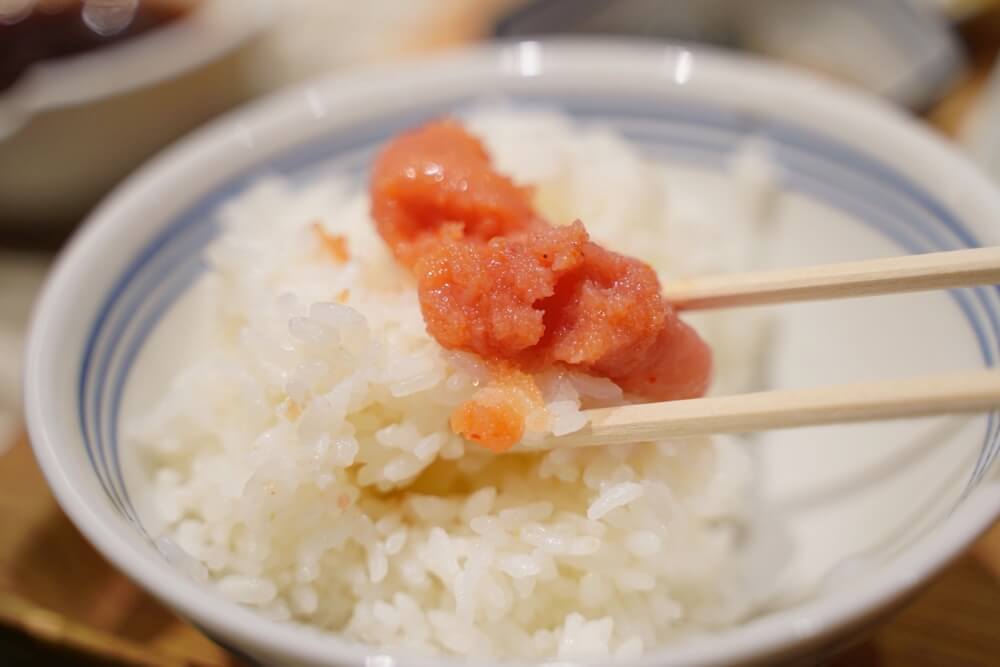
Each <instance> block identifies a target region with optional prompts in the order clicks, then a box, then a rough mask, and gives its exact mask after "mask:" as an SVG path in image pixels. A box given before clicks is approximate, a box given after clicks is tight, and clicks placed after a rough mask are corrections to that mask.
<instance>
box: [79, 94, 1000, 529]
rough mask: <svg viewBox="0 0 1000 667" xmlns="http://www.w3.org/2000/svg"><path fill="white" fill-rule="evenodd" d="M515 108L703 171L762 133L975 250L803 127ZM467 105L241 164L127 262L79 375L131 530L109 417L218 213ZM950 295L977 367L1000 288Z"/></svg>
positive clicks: (819, 170)
mask: <svg viewBox="0 0 1000 667" xmlns="http://www.w3.org/2000/svg"><path fill="white" fill-rule="evenodd" d="M515 100H516V101H517V102H519V103H524V104H530V105H543V106H549V107H558V108H561V109H563V110H565V111H567V112H569V113H570V114H572V115H574V116H576V117H578V118H581V119H584V120H599V121H601V122H602V123H606V124H610V125H613V126H615V127H617V128H618V129H619V130H620V131H621V132H622V133H623V134H624V135H625V136H626V137H628V138H629V139H631V140H633V141H635V142H637V143H638V144H639V145H641V146H643V147H644V148H645V149H646V150H647V151H649V152H651V153H654V154H657V155H659V156H664V155H669V156H670V159H672V160H673V161H677V162H685V163H689V164H693V165H697V166H700V167H703V168H708V169H719V168H721V166H722V165H723V164H724V163H725V157H726V155H727V154H728V153H730V152H731V151H732V150H734V149H735V148H736V147H737V146H738V145H739V143H740V142H741V141H742V140H743V139H745V138H746V137H748V136H750V135H753V136H760V137H763V138H765V139H766V140H767V141H768V143H769V145H770V147H771V148H772V152H773V156H774V158H775V159H776V160H777V161H778V163H779V165H780V166H781V167H782V168H783V169H782V171H783V173H784V174H785V182H784V183H783V185H784V187H785V188H786V189H788V190H791V191H795V192H797V193H800V194H802V195H804V196H806V197H809V198H811V199H815V200H817V201H820V202H823V203H824V204H826V205H828V206H831V207H833V208H836V209H839V210H841V211H844V212H846V213H848V214H849V215H851V216H852V217H853V218H856V219H858V220H859V221H863V222H864V223H866V224H868V225H869V226H871V227H872V228H873V229H875V230H877V231H878V232H879V233H881V234H883V235H885V236H886V237H887V238H889V239H891V240H892V241H893V242H895V243H897V244H898V245H899V246H900V247H902V248H904V249H905V250H907V251H908V252H926V251H930V250H944V249H950V248H958V247H967V246H975V245H978V242H977V241H976V239H975V237H974V235H973V234H972V233H971V232H970V231H969V230H968V229H967V228H966V227H964V226H963V225H962V223H961V222H960V221H959V220H958V219H957V218H956V217H955V216H954V215H952V214H951V212H950V211H948V210H947V209H946V208H945V207H944V206H943V205H941V203H940V202H938V201H937V200H936V199H935V198H934V197H933V196H932V195H931V194H929V193H928V192H926V191H925V190H923V189H922V188H920V187H919V186H918V185H916V184H915V183H913V182H912V181H910V180H909V179H908V178H906V177H905V176H904V175H902V174H900V173H899V172H897V171H895V170H893V169H892V168H890V167H889V166H887V165H886V164H884V163H882V162H880V161H879V160H877V159H876V158H874V157H872V156H870V155H865V154H863V153H861V152H859V151H857V150H856V149H854V148H852V147H850V146H847V145H845V144H842V143H839V142H838V141H836V140H833V139H831V138H829V137H826V136H823V135H821V134H818V133H816V132H814V131H812V130H809V129H806V128H803V127H798V126H795V125H792V124H789V123H786V122H783V121H781V122H779V121H776V120H774V119H772V118H767V117H763V116H760V115H757V114H751V113H744V112H738V111H732V110H727V109H720V108H718V107H712V106H706V105H694V104H690V103H679V102H678V103H671V104H665V103H664V102H663V101H662V100H661V101H657V102H655V103H651V104H648V105H644V106H641V107H640V106H637V104H636V101H635V100H600V101H595V100H594V99H593V98H592V97H591V98H587V97H578V98H577V97H572V96H561V97H555V96H547V95H524V96H517V97H516V98H515ZM474 102H475V100H473V99H470V98H458V99H454V100H451V101H449V102H447V103H436V104H433V105H427V106H425V107H421V108H418V109H416V110H414V109H408V110H407V111H406V112H401V113H397V114H394V115H390V116H386V117H381V118H375V119H368V120H367V121H365V122H364V123H361V124H359V125H358V126H356V127H351V128H350V129H349V130H346V129H345V130H341V131H338V132H336V133H334V134H332V135H331V136H329V137H326V138H322V139H319V140H316V141H310V142H308V143H305V144H303V145H299V146H295V147H292V148H289V149H287V150H285V151H284V152H282V153H281V154H279V155H277V156H274V157H273V158H272V159H271V160H269V161H268V162H266V163H265V164H262V165H258V166H256V167H254V168H251V169H248V170H246V171H244V172H243V173H240V174H238V175H236V176H234V177H233V178H232V179H230V180H229V181H227V182H226V183H224V184H223V185H221V186H220V187H218V188H217V189H215V190H214V191H213V192H212V193H210V194H209V195H206V196H205V197H203V198H202V199H201V200H200V201H198V202H196V203H195V204H194V205H192V206H191V207H190V208H189V209H188V210H187V211H185V212H184V213H183V214H181V215H179V216H178V217H177V218H176V219H175V220H173V221H172V222H171V223H170V224H169V225H168V226H167V227H166V228H165V229H164V230H163V231H162V232H160V233H159V234H158V235H157V236H156V237H155V238H154V239H153V240H152V241H151V242H150V243H149V244H148V245H147V246H146V247H145V248H144V249H143V250H142V252H140V253H139V255H138V257H137V258H136V259H135V260H134V261H133V262H132V263H131V264H130V265H129V266H128V268H127V269H126V270H125V271H124V272H123V274H122V275H121V277H120V278H119V279H118V281H117V282H116V283H115V285H114V287H113V289H112V290H111V293H110V295H109V296H108V298H107V299H106V301H105V302H104V303H103V305H102V307H101V309H100V311H99V313H98V315H97V317H96V318H95V321H94V323H93V325H92V328H91V330H90V334H89V336H88V338H87V344H86V348H85V353H84V357H83V362H82V365H81V369H80V375H79V419H80V423H81V427H82V432H83V435H84V444H85V447H86V450H87V456H88V458H89V461H90V463H91V466H92V467H93V469H94V471H95V474H96V475H97V477H98V480H99V481H100V483H101V485H102V487H103V488H104V491H105V492H106V493H107V495H108V497H109V498H110V499H111V502H112V503H113V504H114V506H115V507H116V508H117V509H118V510H119V511H120V512H121V513H122V514H123V515H124V516H125V517H127V518H128V519H130V520H131V521H132V522H133V523H135V524H136V525H137V526H139V527H140V528H141V525H140V522H139V520H138V517H137V514H136V512H135V508H134V506H133V504H132V501H131V498H130V497H129V494H128V491H127V489H126V485H125V481H124V478H123V475H122V468H121V465H120V460H119V447H118V426H119V424H118V422H119V417H120V407H121V401H122V394H123V392H124V388H125V383H126V381H127V379H128V375H129V371H130V370H131V368H132V365H133V363H134V361H135V359H136V357H137V355H138V353H139V351H140V350H141V348H142V346H143V344H144V343H145V341H146V339H147V337H148V336H149V334H150V332H151V331H152V330H153V329H154V328H155V326H156V325H157V324H158V322H159V321H160V318H161V317H162V316H163V314H164V313H165V312H166V311H167V310H168V309H169V308H170V306H171V305H172V304H173V303H174V302H175V301H176V299H177V298H178V297H179V295H180V294H181V293H182V292H183V291H184V290H185V289H187V288H188V286H190V284H191V282H192V281H193V280H195V279H196V278H197V276H198V274H199V273H200V272H201V271H202V269H203V264H202V262H201V260H200V256H199V255H200V251H201V249H202V248H203V247H204V246H205V244H206V243H207V242H208V241H209V240H211V239H212V238H213V237H214V236H215V235H216V234H217V231H218V230H217V227H216V225H215V223H214V221H213V217H214V214H215V211H216V209H217V208H218V206H219V205H220V204H221V203H222V202H224V201H225V200H227V199H229V198H230V197H232V196H233V195H235V194H236V193H238V192H239V191H241V190H242V189H244V188H245V187H246V186H247V185H249V184H250V183H251V182H253V181H254V180H256V179H258V178H260V177H262V176H265V175H267V174H269V173H270V174H274V173H277V174H282V175H286V176H289V177H293V178H296V179H301V178H304V177H306V176H308V175H309V174H310V173H311V172H315V170H316V169H317V167H318V166H319V165H322V166H323V169H324V170H329V172H330V173H340V174H349V175H351V176H353V177H356V178H359V179H362V178H363V170H364V166H365V165H366V164H367V162H368V159H369V158H370V155H371V151H372V150H374V147H375V146H376V145H377V144H378V143H379V142H380V141H381V140H383V139H384V138H386V137H388V136H390V135H391V134H393V133H394V132H397V131H399V130H401V129H403V128H405V127H408V126H411V125H414V124H416V123H419V122H420V121H421V120H423V119H426V118H430V117H433V116H437V115H440V114H442V113H445V112H449V111H452V112H453V111H455V110H457V109H458V110H460V109H462V108H463V107H467V106H468V105H470V104H473V103H474ZM951 296H952V298H953V299H954V300H955V303H956V305H957V306H958V308H959V309H960V310H961V312H962V314H963V316H964V317H965V318H966V320H967V321H968V323H969V325H970V327H971V328H972V330H973V332H974V334H975V337H976V340H977V341H978V345H979V349H980V353H981V356H982V359H983V363H984V365H987V366H991V365H993V364H994V360H995V359H996V358H997V355H998V351H1000V315H998V309H1000V292H998V290H997V289H995V288H977V289H970V290H955V291H952V292H951ZM998 427H1000V422H998V420H997V419H996V418H995V415H994V414H991V415H990V417H989V420H988V423H987V427H986V432H985V439H984V443H983V448H982V452H981V453H980V456H979V459H978V460H977V463H976V465H975V468H974V470H973V472H972V475H971V478H970V481H969V487H968V488H969V489H971V488H972V487H973V486H974V485H975V484H977V483H978V482H979V481H980V480H981V478H982V476H983V475H984V474H985V472H986V469H987V468H988V466H989V465H990V463H992V461H993V460H994V459H995V458H996V456H997V454H998V450H1000V441H998V438H997V437H996V436H997V429H998Z"/></svg>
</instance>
